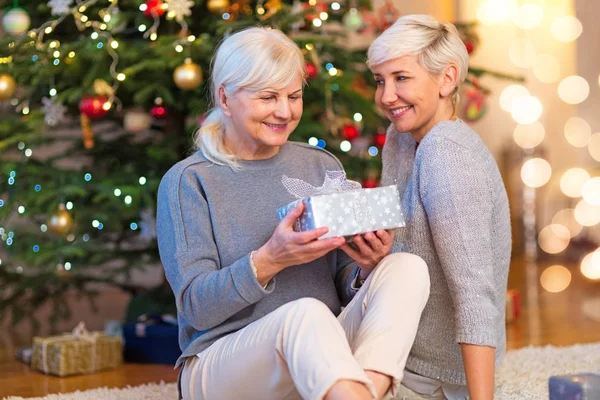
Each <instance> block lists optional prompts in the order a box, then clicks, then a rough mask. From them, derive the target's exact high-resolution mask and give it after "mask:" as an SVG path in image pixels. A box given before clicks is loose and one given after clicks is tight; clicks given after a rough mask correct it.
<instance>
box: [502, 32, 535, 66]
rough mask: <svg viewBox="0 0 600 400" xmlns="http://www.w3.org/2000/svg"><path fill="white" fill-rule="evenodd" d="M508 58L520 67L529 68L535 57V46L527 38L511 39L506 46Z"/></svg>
mask: <svg viewBox="0 0 600 400" xmlns="http://www.w3.org/2000/svg"><path fill="white" fill-rule="evenodd" d="M508 58H510V61H512V63H513V64H515V65H516V66H517V67H520V68H530V67H531V66H532V65H533V64H534V62H535V58H536V50H535V46H534V45H533V43H532V42H531V40H529V39H527V38H517V39H513V41H512V42H511V43H510V46H509V47H508Z"/></svg>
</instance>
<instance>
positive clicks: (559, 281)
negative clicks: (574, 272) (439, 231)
mask: <svg viewBox="0 0 600 400" xmlns="http://www.w3.org/2000/svg"><path fill="white" fill-rule="evenodd" d="M540 283H541V284H542V287H543V288H544V289H546V290H547V291H548V292H551V293H558V292H562V291H563V290H565V289H566V288H568V287H569V285H570V284H571V271H569V270H568V269H566V268H565V267H563V266H562V265H553V266H551V267H548V268H546V269H545V270H544V272H542V275H541V276H540Z"/></svg>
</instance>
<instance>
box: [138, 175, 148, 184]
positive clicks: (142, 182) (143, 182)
mask: <svg viewBox="0 0 600 400" xmlns="http://www.w3.org/2000/svg"><path fill="white" fill-rule="evenodd" d="M138 182H139V183H140V185H145V184H146V177H144V176H140V179H139V180H138Z"/></svg>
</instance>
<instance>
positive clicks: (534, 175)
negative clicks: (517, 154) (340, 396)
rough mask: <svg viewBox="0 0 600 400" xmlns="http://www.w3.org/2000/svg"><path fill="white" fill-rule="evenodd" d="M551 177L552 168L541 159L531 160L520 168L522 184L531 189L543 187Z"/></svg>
mask: <svg viewBox="0 0 600 400" xmlns="http://www.w3.org/2000/svg"><path fill="white" fill-rule="evenodd" d="M551 176H552V167H551V166H550V164H549V163H548V161H546V160H544V159H543V158H532V159H530V160H527V161H525V163H524V164H523V167H522V168H521V179H522V180H523V183H525V184H526V185H527V186H529V187H532V188H538V187H541V186H544V185H545V184H546V183H548V181H549V180H550V177H551Z"/></svg>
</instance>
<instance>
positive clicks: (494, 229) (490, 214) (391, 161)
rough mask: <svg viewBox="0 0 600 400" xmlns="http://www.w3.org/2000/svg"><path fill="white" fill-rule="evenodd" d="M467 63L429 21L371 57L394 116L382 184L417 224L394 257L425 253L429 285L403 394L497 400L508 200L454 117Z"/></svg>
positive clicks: (473, 136)
mask: <svg viewBox="0 0 600 400" xmlns="http://www.w3.org/2000/svg"><path fill="white" fill-rule="evenodd" d="M467 63H468V55H467V51H466V49H465V46H464V44H463V42H462V41H461V39H460V38H459V36H458V32H457V30H456V28H455V27H454V25H452V24H449V23H445V24H442V23H440V22H438V21H436V20H435V19H434V18H432V17H430V16H425V15H407V16H404V17H402V18H400V19H398V21H396V23H395V24H394V25H392V26H391V27H390V28H389V29H387V30H386V31H385V32H384V33H383V34H382V35H381V36H379V37H378V38H377V39H376V40H375V41H374V42H373V43H372V44H371V46H370V48H369V51H368V65H369V67H370V69H371V71H372V72H373V75H374V77H375V81H376V83H377V90H376V94H375V102H376V103H377V105H378V106H379V108H380V109H381V110H382V111H383V113H384V114H385V115H386V116H387V117H388V118H389V120H390V121H391V125H390V127H389V129H388V133H387V141H386V144H385V147H384V149H383V177H382V181H383V184H394V183H395V184H397V185H398V186H399V189H400V193H401V196H402V203H403V207H404V211H405V214H406V218H407V227H406V229H403V230H401V231H399V232H398V234H397V235H396V237H395V241H394V245H393V248H392V252H409V253H412V254H416V255H418V256H420V257H422V258H423V259H424V260H425V262H426V263H427V266H428V267H429V274H430V279H431V294H430V297H429V300H428V302H427V305H426V307H425V310H424V311H423V315H422V318H421V321H420V324H419V330H418V332H417V337H416V340H415V343H414V346H413V348H412V350H411V352H410V356H409V357H408V363H407V365H406V370H405V374H404V380H403V388H402V391H401V393H402V394H401V396H400V398H406V399H413V398H428V399H429V398H436V399H438V398H439V399H442V398H449V399H464V398H466V397H468V396H469V395H470V398H471V399H492V397H493V391H494V368H495V363H498V362H500V360H501V358H502V356H503V354H504V350H505V325H504V324H505V321H504V316H505V310H504V307H505V295H506V283H507V274H508V267H509V262H510V253H511V237H510V219H509V209H508V200H507V196H506V191H505V188H504V184H503V182H502V178H501V176H500V173H499V171H498V168H497V166H496V163H495V161H494V159H493V157H492V155H491V154H490V152H489V151H488V149H487V148H486V146H485V145H484V143H483V142H482V141H481V139H480V137H479V135H478V134H477V133H476V132H474V131H473V130H472V129H471V128H469V126H467V125H466V124H465V123H464V122H463V121H461V120H460V119H458V118H457V117H456V114H455V111H456V106H457V103H458V87H459V85H460V84H461V83H462V82H463V81H464V79H465V75H466V74H467Z"/></svg>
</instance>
